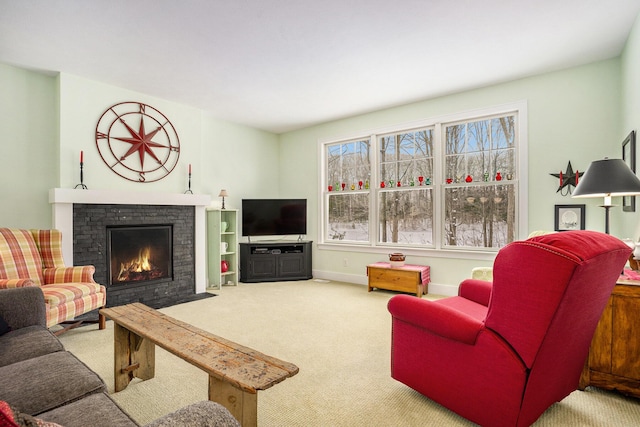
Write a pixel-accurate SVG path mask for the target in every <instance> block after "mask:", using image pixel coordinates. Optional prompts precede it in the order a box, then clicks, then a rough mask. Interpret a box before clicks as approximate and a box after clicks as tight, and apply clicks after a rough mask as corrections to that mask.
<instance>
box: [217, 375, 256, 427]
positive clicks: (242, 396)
mask: <svg viewBox="0 0 640 427" xmlns="http://www.w3.org/2000/svg"><path fill="white" fill-rule="evenodd" d="M209 400H212V401H214V402H217V403H219V404H221V405H222V406H224V407H225V408H227V409H228V410H229V412H231V415H233V416H234V418H235V419H236V420H238V422H240V424H241V425H242V427H257V426H258V394H257V393H249V392H246V391H244V390H241V389H239V388H237V387H235V386H234V385H232V384H230V383H228V382H225V381H222V380H219V379H217V378H214V377H212V376H209Z"/></svg>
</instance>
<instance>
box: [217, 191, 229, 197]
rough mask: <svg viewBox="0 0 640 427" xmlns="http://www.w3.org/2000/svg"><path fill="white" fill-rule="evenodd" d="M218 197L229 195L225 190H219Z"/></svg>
mask: <svg viewBox="0 0 640 427" xmlns="http://www.w3.org/2000/svg"><path fill="white" fill-rule="evenodd" d="M218 197H229V194H228V193H227V190H220V194H218Z"/></svg>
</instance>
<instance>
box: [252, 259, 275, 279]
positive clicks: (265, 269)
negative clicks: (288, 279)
mask: <svg viewBox="0 0 640 427" xmlns="http://www.w3.org/2000/svg"><path fill="white" fill-rule="evenodd" d="M275 275H276V257H275V256H273V255H258V256H256V255H253V256H252V257H251V260H250V261H249V274H248V276H249V277H248V278H249V279H258V278H261V277H263V278H271V277H275Z"/></svg>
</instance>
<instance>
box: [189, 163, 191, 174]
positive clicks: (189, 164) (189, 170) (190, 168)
mask: <svg viewBox="0 0 640 427" xmlns="http://www.w3.org/2000/svg"><path fill="white" fill-rule="evenodd" d="M189 175H191V163H189Z"/></svg>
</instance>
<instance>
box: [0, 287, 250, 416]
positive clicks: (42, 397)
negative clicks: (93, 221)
mask: <svg viewBox="0 0 640 427" xmlns="http://www.w3.org/2000/svg"><path fill="white" fill-rule="evenodd" d="M0 318H2V319H4V321H5V322H4V324H5V329H8V328H6V326H7V325H8V327H9V328H10V329H11V331H10V332H7V333H4V334H2V335H0V401H5V402H8V403H9V404H10V405H11V406H12V409H14V410H17V411H19V412H20V413H22V414H27V417H26V418H29V416H34V417H37V418H39V419H43V420H46V421H49V422H54V423H58V424H60V425H62V426H64V427H88V426H105V427H110V426H114V427H120V426H122V427H131V426H138V425H139V424H137V423H136V422H135V421H134V420H133V419H132V418H131V417H130V416H129V415H128V414H127V413H126V412H124V410H122V409H121V408H120V407H119V406H118V405H117V404H116V403H115V402H114V401H113V400H112V399H111V398H110V397H109V395H108V393H107V389H106V385H105V383H104V382H103V381H102V379H101V378H100V377H99V376H98V375H97V374H96V373H95V372H93V371H92V370H91V369H89V367H87V366H86V365H85V364H84V363H82V362H81V361H80V360H79V359H78V358H76V357H75V356H74V355H73V354H71V353H69V352H68V351H65V349H64V347H63V346H62V344H61V343H60V341H59V340H58V338H57V337H55V336H54V335H53V334H52V333H51V332H49V330H47V328H46V327H45V324H46V320H45V303H44V297H43V295H42V291H41V290H40V288H38V287H26V288H16V289H2V290H0ZM2 324H3V322H2V320H0V330H1V329H2V327H1V326H2ZM0 332H1V331H0ZM87 333H96V334H100V333H104V332H102V331H87ZM161 426H220V427H223V426H224V427H226V426H240V424H239V423H238V422H237V421H236V419H235V418H233V416H231V414H230V413H229V411H227V409H226V408H224V407H223V406H221V405H219V404H217V403H214V402H210V401H203V402H199V403H195V404H193V405H190V406H187V407H185V408H182V409H180V410H178V411H176V412H173V413H171V414H168V415H166V416H164V417H162V418H160V419H158V420H156V421H154V422H152V423H151V424H148V425H147V427H161Z"/></svg>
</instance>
